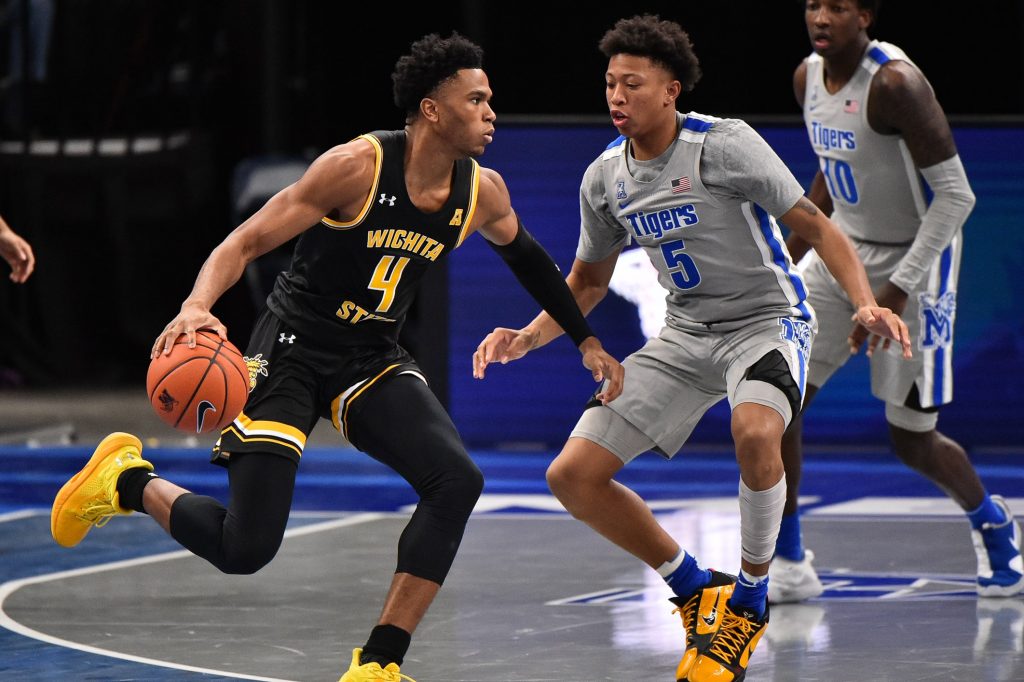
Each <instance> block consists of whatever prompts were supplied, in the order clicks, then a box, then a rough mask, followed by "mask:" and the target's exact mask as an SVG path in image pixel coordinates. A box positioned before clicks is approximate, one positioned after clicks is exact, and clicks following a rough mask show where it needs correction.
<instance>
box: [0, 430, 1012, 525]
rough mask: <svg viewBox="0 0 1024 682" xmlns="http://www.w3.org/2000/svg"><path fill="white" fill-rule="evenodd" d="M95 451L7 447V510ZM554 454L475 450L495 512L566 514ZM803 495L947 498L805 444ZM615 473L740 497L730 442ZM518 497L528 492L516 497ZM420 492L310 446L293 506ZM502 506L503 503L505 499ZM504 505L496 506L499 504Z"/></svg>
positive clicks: (214, 480) (220, 479)
mask: <svg viewBox="0 0 1024 682" xmlns="http://www.w3.org/2000/svg"><path fill="white" fill-rule="evenodd" d="M91 454H92V448H91V447H77V446H68V447H48V448H23V447H0V458H2V461H3V462H4V467H3V469H2V470H0V511H15V510H19V509H27V508H38V507H48V506H49V504H50V503H51V502H52V499H53V495H54V493H55V492H56V490H57V489H58V488H60V486H61V485H62V484H63V483H64V481H66V480H67V478H68V477H69V476H70V475H72V474H74V473H75V472H76V471H77V470H78V469H79V468H80V467H81V465H82V463H83V462H85V461H86V460H87V459H88V457H89V456H90V455H91ZM555 454H556V453H554V452H536V451H528V452H516V451H511V450H473V451H472V455H473V459H474V461H475V462H476V463H477V465H478V466H479V467H480V469H481V470H482V471H483V473H484V477H485V481H486V483H485V488H484V493H485V496H487V498H490V497H493V496H508V497H507V499H506V498H502V499H501V500H489V499H487V498H485V503H486V504H487V505H488V510H489V511H494V510H496V509H499V508H500V509H502V510H505V511H523V510H526V511H531V510H532V511H560V507H558V508H557V509H553V508H552V505H551V504H550V503H547V502H541V501H534V502H530V501H529V500H531V498H530V497H529V496H548V494H549V493H548V489H547V484H546V483H545V480H544V472H545V470H546V468H547V466H548V463H549V462H550V461H551V459H553V457H554V456H555ZM1022 456H1024V448H1022V449H1020V450H1014V449H1012V448H1000V449H998V450H990V451H985V452H982V453H972V455H971V459H972V461H973V463H974V465H975V467H976V468H977V470H978V473H979V475H980V476H981V479H982V480H983V481H984V482H985V483H986V485H987V486H988V487H989V488H990V490H991V491H992V492H998V493H1002V494H1004V495H1006V496H1008V497H1014V496H1021V495H1024V467H1022V466H1021V465H1020V461H1021V457H1022ZM146 457H147V458H149V459H150V460H151V461H152V462H154V464H155V465H156V466H157V471H158V472H159V473H160V474H161V475H162V476H164V477H165V478H168V479H170V480H172V481H174V482H175V483H178V484H179V485H181V486H183V487H185V488H188V489H189V490H192V491H193V492H196V493H201V494H205V495H213V496H215V497H218V498H221V499H226V495H227V474H226V472H225V470H224V469H222V468H221V467H217V466H214V465H211V464H209V462H208V457H209V450H208V449H205V448H156V449H153V448H150V449H147V450H146ZM805 457H806V460H805V465H804V467H805V468H804V481H803V484H802V486H801V492H802V494H803V495H805V496H807V497H808V498H811V500H809V502H808V504H807V505H806V506H805V509H807V510H808V511H810V510H813V509H814V507H815V506H820V505H825V504H829V505H831V504H836V503H839V502H847V501H851V500H856V499H860V498H865V497H875V496H882V497H925V498H927V497H936V498H942V499H945V498H944V496H943V495H942V494H941V493H940V492H939V491H938V490H937V489H936V488H935V487H934V486H933V485H932V484H931V483H930V482H929V481H927V480H926V479H924V478H923V477H921V476H919V475H917V474H915V473H914V472H912V471H910V470H909V469H907V468H906V467H905V466H903V464H902V463H901V462H900V461H899V460H898V459H896V457H895V456H894V455H892V454H890V453H889V452H888V451H883V450H878V449H867V448H862V449H859V450H844V449H842V448H839V447H836V446H828V447H827V448H826V447H822V448H814V447H811V446H808V447H807V452H806V455H805ZM618 480H619V481H620V482H622V483H624V484H626V485H628V486H629V487H630V488H632V489H633V490H635V491H636V492H637V493H639V494H640V495H641V496H642V497H644V498H645V499H647V500H649V501H653V502H658V501H662V502H664V501H672V500H678V501H685V500H688V499H701V498H716V497H729V496H734V495H735V494H736V489H737V485H738V480H739V479H738V471H737V469H736V465H735V459H734V456H733V453H732V450H731V449H729V448H728V447H726V446H706V447H703V448H702V447H700V446H687V447H686V448H684V449H683V451H682V452H680V453H679V454H678V455H676V457H675V458H674V459H673V460H671V461H669V460H665V459H664V458H662V457H659V456H658V455H655V454H653V453H648V454H645V455H642V456H641V457H639V458H638V459H637V460H635V461H634V462H632V463H631V464H630V465H629V466H627V467H626V468H625V469H623V471H622V472H621V473H620V475H619V477H618ZM513 496H519V497H521V498H522V499H519V500H516V499H513ZM415 502H416V496H415V494H414V493H413V491H412V489H411V488H410V487H409V486H408V485H407V484H406V483H405V481H403V480H402V478H401V477H400V476H398V474H396V473H395V472H394V471H392V470H391V469H389V468H387V467H385V466H384V465H382V464H380V463H378V462H376V461H375V460H373V459H372V458H370V457H368V456H367V455H365V454H363V453H361V452H359V451H357V450H354V449H348V448H344V449H343V448H326V447H325V448H309V449H307V450H306V452H305V454H304V455H303V458H302V463H301V466H300V467H299V474H298V479H297V487H296V493H295V501H294V506H293V509H295V510H305V511H396V510H401V509H403V508H404V507H406V506H407V505H411V504H415ZM506 502H507V505H506V506H504V507H501V506H500V505H501V504H503V503H506ZM495 504H498V505H499V506H497V507H496V506H494V505H495Z"/></svg>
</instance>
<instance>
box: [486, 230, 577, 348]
mask: <svg viewBox="0 0 1024 682" xmlns="http://www.w3.org/2000/svg"><path fill="white" fill-rule="evenodd" d="M487 243H488V244H490V245H491V248H493V249H494V250H495V251H497V252H498V255H499V256H501V259H502V260H503V261H505V264H506V265H508V267H509V269H510V270H511V271H512V273H513V274H514V275H515V276H516V279H518V280H519V283H520V284H522V285H523V288H524V289H526V291H527V292H529V294H530V295H531V296H533V299H534V300H535V301H537V303H539V304H540V305H541V307H542V308H544V310H546V311H547V313H548V315H551V317H552V318H553V319H554V320H555V322H557V323H558V325H559V326H560V327H561V328H562V329H563V330H564V331H565V333H566V334H567V335H568V336H569V338H570V339H572V342H573V343H574V344H576V345H577V346H579V345H580V344H581V343H583V341H584V339H586V338H587V337H588V336H593V335H594V332H592V331H591V330H590V325H588V324H587V320H586V319H585V318H584V317H583V313H581V312H580V307H579V306H578V305H577V304H576V299H575V298H573V295H572V291H570V290H569V286H568V285H567V284H566V283H565V280H564V279H562V273H561V271H559V269H558V266H557V265H555V261H553V260H552V259H551V256H550V255H549V254H548V252H547V251H545V250H544V247H543V246H541V245H540V243H538V242H537V240H536V239H534V238H533V235H531V234H530V233H529V232H527V231H526V227H524V226H523V223H522V222H520V223H519V231H518V232H516V236H515V239H513V240H512V241H511V242H509V243H508V244H506V245H504V246H498V245H497V244H494V243H492V242H487Z"/></svg>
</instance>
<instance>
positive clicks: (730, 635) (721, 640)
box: [708, 611, 754, 660]
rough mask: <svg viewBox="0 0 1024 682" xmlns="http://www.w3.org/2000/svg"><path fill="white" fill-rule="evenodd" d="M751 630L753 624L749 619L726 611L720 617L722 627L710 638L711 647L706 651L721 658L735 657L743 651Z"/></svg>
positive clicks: (730, 658) (752, 629)
mask: <svg viewBox="0 0 1024 682" xmlns="http://www.w3.org/2000/svg"><path fill="white" fill-rule="evenodd" d="M753 631H754V624H753V623H751V622H750V621H749V620H747V619H746V618H741V617H739V616H736V615H733V614H732V613H730V612H729V611H726V612H725V615H724V616H723V617H722V628H721V629H720V630H719V631H718V634H717V635H715V638H714V639H713V640H711V648H709V649H708V653H716V654H718V655H719V656H721V657H722V658H723V660H732V659H734V658H737V657H738V656H739V655H740V652H741V651H743V647H745V646H746V645H747V642H749V641H750V635H751V633H752V632H753Z"/></svg>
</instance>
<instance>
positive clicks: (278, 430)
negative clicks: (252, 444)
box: [233, 412, 306, 449]
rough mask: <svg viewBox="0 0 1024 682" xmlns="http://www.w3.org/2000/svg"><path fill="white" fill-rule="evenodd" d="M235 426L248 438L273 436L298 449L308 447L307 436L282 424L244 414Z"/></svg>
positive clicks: (236, 421)
mask: <svg viewBox="0 0 1024 682" xmlns="http://www.w3.org/2000/svg"><path fill="white" fill-rule="evenodd" d="M233 425H234V426H237V427H238V429H239V430H240V431H241V432H242V433H244V434H245V435H246V436H249V437H252V436H257V435H258V436H273V437H277V438H280V439H282V440H287V441H290V442H294V443H295V445H296V446H297V447H299V448H300V449H301V448H304V447H306V434H304V433H303V432H302V431H300V430H299V429H297V428H295V427H294V426H290V425H288V424H284V423H282V422H274V421H266V420H259V421H257V420H253V419H250V418H249V417H247V416H246V414H245V413H244V412H243V413H242V414H240V415H238V417H237V418H236V419H235V421H234V423H233Z"/></svg>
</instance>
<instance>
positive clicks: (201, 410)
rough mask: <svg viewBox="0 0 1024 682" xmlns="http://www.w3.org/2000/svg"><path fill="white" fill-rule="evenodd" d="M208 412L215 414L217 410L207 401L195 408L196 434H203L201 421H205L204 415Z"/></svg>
mask: <svg viewBox="0 0 1024 682" xmlns="http://www.w3.org/2000/svg"><path fill="white" fill-rule="evenodd" d="M210 410H213V411H214V412H216V411H217V408H216V407H214V406H213V403H211V402H210V401H209V400H203V401H202V402H200V403H199V407H197V408H196V433H202V432H203V421H204V420H205V419H206V413H207V412H209V411H210Z"/></svg>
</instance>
